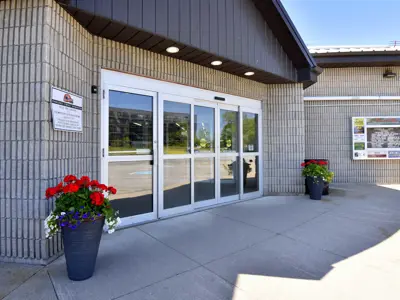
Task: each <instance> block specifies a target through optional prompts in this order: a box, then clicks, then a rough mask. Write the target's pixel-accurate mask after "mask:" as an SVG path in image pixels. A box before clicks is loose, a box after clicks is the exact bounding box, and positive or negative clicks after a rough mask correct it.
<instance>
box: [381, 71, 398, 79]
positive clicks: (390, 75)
mask: <svg viewBox="0 0 400 300" xmlns="http://www.w3.org/2000/svg"><path fill="white" fill-rule="evenodd" d="M396 76H397V74H396V73H394V72H392V71H391V70H386V71H385V73H383V78H395V77H396Z"/></svg>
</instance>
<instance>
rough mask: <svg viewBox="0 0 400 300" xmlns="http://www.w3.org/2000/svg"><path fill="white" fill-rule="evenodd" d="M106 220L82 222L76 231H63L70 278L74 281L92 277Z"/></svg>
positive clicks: (63, 229)
mask: <svg viewBox="0 0 400 300" xmlns="http://www.w3.org/2000/svg"><path fill="white" fill-rule="evenodd" d="M103 225H104V218H101V219H97V220H96V221H95V222H94V223H93V222H82V223H81V224H80V225H79V226H78V227H77V228H76V229H71V228H67V227H63V228H62V230H61V233H62V238H63V243H64V254H65V260H66V263H67V272H68V278H69V279H71V280H74V281H80V280H85V279H88V278H90V277H92V275H93V272H94V268H95V265H96V259H97V253H98V251H99V246H100V240H101V235H102V232H103Z"/></svg>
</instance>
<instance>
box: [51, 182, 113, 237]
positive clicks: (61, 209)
mask: <svg viewBox="0 0 400 300" xmlns="http://www.w3.org/2000/svg"><path fill="white" fill-rule="evenodd" d="M116 193H117V190H116V189H115V188H114V187H112V186H109V187H107V186H106V185H104V184H100V183H99V182H98V181H97V180H90V178H89V177H88V176H82V177H81V178H80V179H78V178H76V177H75V176H74V175H67V176H65V178H64V180H63V181H62V182H60V183H59V184H58V185H57V186H55V187H49V188H48V189H47V190H46V198H47V199H50V198H55V209H54V211H53V212H51V213H50V215H49V216H48V217H47V218H46V219H45V221H44V227H45V233H46V237H52V236H53V235H55V234H56V233H57V232H58V231H59V230H60V229H61V228H62V227H68V228H71V229H76V228H78V226H79V225H80V224H81V223H82V222H96V221H97V220H99V219H101V218H103V217H104V219H105V225H104V229H105V230H107V231H108V233H110V234H111V233H113V232H114V231H115V228H116V227H117V225H118V224H120V223H121V221H120V218H118V217H117V215H118V213H117V212H115V211H114V209H113V208H112V207H111V205H110V200H109V199H108V195H109V194H116Z"/></svg>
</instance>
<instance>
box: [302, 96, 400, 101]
mask: <svg viewBox="0 0 400 300" xmlns="http://www.w3.org/2000/svg"><path fill="white" fill-rule="evenodd" d="M345 100H400V96H323V97H319V96H317V97H304V101H345Z"/></svg>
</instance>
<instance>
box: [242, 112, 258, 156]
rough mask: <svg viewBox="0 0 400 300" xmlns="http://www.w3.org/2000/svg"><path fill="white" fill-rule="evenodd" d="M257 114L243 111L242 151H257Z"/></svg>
mask: <svg viewBox="0 0 400 300" xmlns="http://www.w3.org/2000/svg"><path fill="white" fill-rule="evenodd" d="M257 129H258V115H257V114H253V113H247V112H245V113H243V152H257V151H258V130H257Z"/></svg>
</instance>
